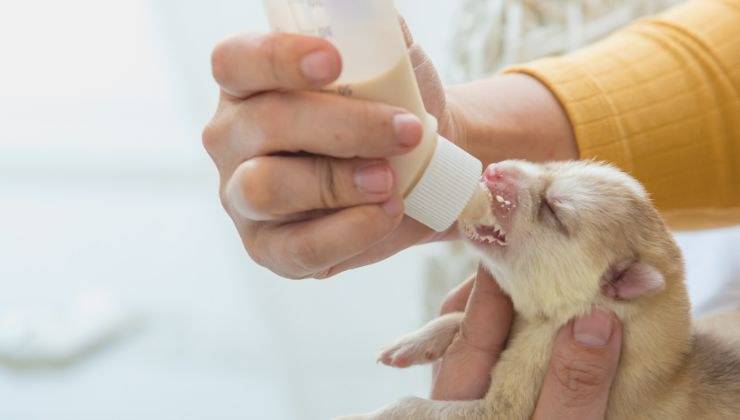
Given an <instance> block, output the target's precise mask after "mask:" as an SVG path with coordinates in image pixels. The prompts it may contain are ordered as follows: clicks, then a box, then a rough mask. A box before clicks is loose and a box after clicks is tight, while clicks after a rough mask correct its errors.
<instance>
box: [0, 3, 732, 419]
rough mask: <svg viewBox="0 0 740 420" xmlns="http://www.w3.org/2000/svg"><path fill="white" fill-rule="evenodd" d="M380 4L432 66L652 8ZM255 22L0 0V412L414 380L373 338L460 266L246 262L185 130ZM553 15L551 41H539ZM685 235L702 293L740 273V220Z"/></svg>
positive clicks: (280, 405) (448, 71)
mask: <svg viewBox="0 0 740 420" xmlns="http://www.w3.org/2000/svg"><path fill="white" fill-rule="evenodd" d="M396 3H397V5H398V7H399V9H400V11H401V12H402V13H403V14H404V15H405V16H406V18H407V20H408V21H409V24H410V26H411V28H412V29H413V31H414V33H415V36H416V38H417V41H418V42H420V43H422V44H424V45H425V46H426V49H427V51H428V52H429V53H430V55H431V56H432V58H433V59H434V60H435V61H436V62H437V64H438V66H439V68H440V72H441V74H442V76H443V78H445V79H446V80H447V81H448V82H459V81H464V80H467V79H470V78H473V77H480V76H481V75H483V74H487V73H490V72H491V71H494V70H495V69H496V68H498V67H500V66H501V65H503V64H506V63H507V62H512V61H517V60H522V59H529V58H532V57H534V56H538V55H541V54H550V53H555V52H561V51H565V50H568V49H572V48H575V47H577V46H578V45H580V44H582V43H583V42H587V41H589V40H591V39H592V38H595V37H598V36H602V35H603V34H604V33H606V32H608V31H609V30H611V29H613V27H616V26H619V25H621V24H624V23H625V22H627V21H629V20H630V19H632V18H634V17H636V16H638V15H640V14H643V13H647V12H650V11H654V10H657V9H658V8H660V7H664V6H665V5H664V4H662V3H661V2H657V3H656V2H650V1H647V2H645V1H643V2H613V1H612V2H609V1H602V2H601V3H599V2H594V1H584V2H566V1H562V2H560V3H562V4H563V5H566V3H567V4H568V5H569V6H568V7H571V9H562V8H557V7H556V8H555V9H554V10H555V13H554V14H552V16H554V17H553V19H544V20H543V19H541V17H542V16H543V15H542V14H541V13H538V14H533V12H532V10H533V9H532V8H533V7H535V8H536V7H538V3H539V6H543V7H550V8H552V1H550V2H549V3H550V4H547V3H548V2H547V1H543V2H536V1H525V2H520V1H508V2H501V1H493V0H491V1H483V0H475V1H463V2H450V1H445V0H427V1H425V2H424V10H423V13H422V12H421V11H420V10H419V2H413V1H411V0H397V1H396ZM556 3H557V2H556ZM597 3H599V4H597ZM659 3H660V4H659ZM646 5H647V6H646ZM596 6H600V7H601V8H599V7H596ZM628 6H629V9H628V10H626V11H624V10H622V9H621V8H622V7H628ZM617 9H619V10H618V11H619V13H621V14H619V15H616V14H614V13H612V12H614V11H615V10H617ZM548 10H549V9H548ZM564 10H565V11H566V12H567V13H563V11H564ZM590 13H594V14H595V15H594V16H591V15H590ZM450 16H455V17H456V18H454V19H452V20H451V19H450ZM531 16H538V18H537V19H534V20H533V19H531ZM615 16H616V17H615ZM485 17H488V19H484V18H485ZM592 18H593V19H592ZM607 18H609V19H607ZM451 22H452V23H451ZM553 22H554V23H553ZM593 22H600V23H597V24H596V29H594V27H593V25H592V26H589V23H593ZM574 24H576V25H581V24H582V25H583V26H582V27H581V30H580V32H573V31H572V26H573V25H574ZM584 28H585V29H584ZM588 28H591V29H588ZM266 29H267V24H266V20H265V18H264V17H263V13H262V7H261V2H260V1H258V0H242V1H235V0H213V1H209V2H202V1H195V0H181V1H178V2H175V1H167V0H159V1H157V0H128V1H120V0H119V1H113V0H108V1H105V0H104V1H93V0H68V1H65V2H58V1H52V0H25V1H23V2H20V1H15V2H6V3H5V4H4V5H3V7H2V12H1V13H0V52H2V55H1V56H0V395H2V396H3V398H2V401H3V402H2V404H0V418H2V419H12V420H31V419H42V418H43V419H60V420H66V419H70V420H72V419H74V420H86V419H100V418H105V419H108V420H115V419H131V418H137V419H157V420H168V419H173V420H174V419H178V420H185V419H204V418H208V419H277V420H281V419H325V418H330V417H332V416H334V415H339V414H346V413H352V412H358V411H367V410H371V409H375V408H377V407H379V406H381V405H383V404H385V403H387V402H390V401H392V400H395V399H397V398H399V397H401V396H404V395H409V394H416V395H426V393H427V388H428V379H429V372H428V370H427V369H426V368H414V369H409V370H405V371H394V370H391V369H389V368H384V367H381V366H378V365H376V364H375V352H376V350H377V348H378V347H379V346H381V345H383V344H386V343H387V342H388V341H390V340H392V339H393V338H394V337H396V336H398V335H400V334H402V333H405V332H407V331H409V330H411V329H414V328H416V327H417V326H419V325H421V324H422V323H423V322H425V321H426V320H427V319H429V317H431V316H432V315H433V311H434V308H435V307H436V305H437V304H438V302H439V299H440V298H441V296H442V295H443V294H444V292H445V291H446V289H447V287H449V285H450V284H453V283H456V282H458V281H461V280H463V276H464V274H466V271H467V270H468V267H469V266H470V265H469V264H470V262H469V261H465V258H464V257H460V256H459V255H458V251H450V249H449V247H448V246H447V245H431V246H426V247H420V248H415V249H411V250H408V251H406V252H404V253H402V254H400V255H398V256H396V257H394V258H392V259H390V260H389V261H386V262H383V263H380V264H376V265H373V266H371V267H367V268H363V269H359V270H354V271H352V272H350V273H346V274H343V275H341V276H338V277H337V278H335V279H332V280H330V281H324V282H314V281H305V282H292V281H288V280H284V279H280V278H278V277H277V276H275V275H273V274H271V273H270V272H268V271H266V270H264V269H262V268H260V267H258V266H256V265H255V264H254V263H252V262H251V261H250V260H249V259H248V258H247V256H246V253H245V252H244V251H243V249H242V246H241V243H240V241H239V238H238V236H237V234H236V232H235V230H234V229H233V227H232V226H231V223H230V221H229V220H228V218H227V216H226V215H225V213H224V212H223V211H222V209H221V207H220V204H219V201H218V197H217V177H216V171H215V169H214V168H213V166H212V164H211V162H210V160H209V159H208V157H207V155H206V153H205V152H204V151H203V150H202V146H201V142H200V132H201V129H202V127H203V125H204V124H205V123H206V122H207V121H208V119H209V118H210V116H211V113H212V111H213V110H214V109H215V104H216V99H217V90H216V87H215V84H214V83H213V82H212V79H211V77H210V68H209V66H210V61H209V55H210V50H211V48H212V46H213V45H214V44H215V43H216V42H217V41H218V40H220V39H221V38H223V37H226V36H228V35H229V34H232V33H235V32H239V31H264V30H266ZM538 31H539V32H538ZM547 31H551V32H547ZM552 31H554V33H561V34H564V35H563V37H562V42H561V43H560V44H557V45H548V46H547V47H546V48H544V47H542V48H540V47H541V44H540V43H538V42H536V40H537V39H538V38H537V37H536V36H534V35H537V34H539V35H537V36H540V37H541V38H542V37H543V36H544V37H545V38H548V39H550V38H551V37H550V36H548V35H547V34H551V33H553V32H552ZM569 31H570V32H569ZM501 34H504V35H505V36H503V38H502V35H501ZM506 34H508V35H506ZM543 34H545V35H543ZM568 34H570V35H568ZM533 37H534V38H533ZM532 39H534V40H535V41H532ZM538 48H539V49H538ZM476 57H489V58H487V59H485V60H483V59H479V58H476ZM679 240H680V242H681V245H682V247H683V248H684V250H685V251H686V257H687V261H688V265H689V276H690V279H691V284H690V288H691V293H692V298H693V300H694V303H695V304H696V307H697V308H699V309H701V308H706V307H707V305H709V303H707V302H709V301H710V300H711V299H712V296H713V295H715V294H716V291H717V290H719V287H720V286H721V284H722V282H723V281H726V280H727V279H729V278H731V273H734V272H737V268H738V267H737V266H736V264H737V263H736V262H735V259H734V254H735V251H734V250H736V249H738V246H739V245H740V233H738V230H725V231H709V232H697V233H691V234H682V235H679ZM435 267H437V268H439V267H442V268H440V269H436V268H435ZM430 272H435V275H431V274H430Z"/></svg>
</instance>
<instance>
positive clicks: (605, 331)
mask: <svg viewBox="0 0 740 420" xmlns="http://www.w3.org/2000/svg"><path fill="white" fill-rule="evenodd" d="M612 322H613V321H612V317H611V315H610V314H609V313H607V312H605V311H604V310H602V309H598V308H594V310H593V311H592V312H591V314H589V315H586V316H583V317H580V318H576V320H575V322H574V323H573V338H575V340H576V341H577V342H579V343H581V344H583V345H585V346H589V347H598V346H604V345H606V343H608V342H609V338H610V337H611V336H612V327H613V326H612Z"/></svg>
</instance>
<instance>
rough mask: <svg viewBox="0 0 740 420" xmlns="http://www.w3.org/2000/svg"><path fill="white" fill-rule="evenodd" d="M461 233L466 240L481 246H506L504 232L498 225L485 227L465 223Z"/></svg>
mask: <svg viewBox="0 0 740 420" xmlns="http://www.w3.org/2000/svg"><path fill="white" fill-rule="evenodd" d="M463 232H464V233H465V236H467V237H468V239H470V240H471V241H473V242H476V243H478V244H481V245H498V246H506V232H504V229H503V228H502V227H501V226H499V225H498V224H494V225H492V226H487V225H472V224H467V223H465V224H464V225H463Z"/></svg>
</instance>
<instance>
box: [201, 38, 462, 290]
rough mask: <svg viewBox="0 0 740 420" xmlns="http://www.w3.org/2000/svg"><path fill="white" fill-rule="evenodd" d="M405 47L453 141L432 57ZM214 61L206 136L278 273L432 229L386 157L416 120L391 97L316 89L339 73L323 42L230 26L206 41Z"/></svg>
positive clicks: (247, 231) (255, 245) (227, 190)
mask: <svg viewBox="0 0 740 420" xmlns="http://www.w3.org/2000/svg"><path fill="white" fill-rule="evenodd" d="M404 30H405V33H406V37H407V43H408V44H409V45H412V43H413V42H412V40H411V37H410V35H409V33H408V30H406V29H405V25H404ZM410 54H411V57H412V62H413V64H414V67H415V70H416V74H417V78H418V81H419V85H420V88H421V91H422V96H423V97H424V102H425V105H426V107H427V110H428V111H430V112H431V113H432V114H434V115H435V116H436V117H437V119H438V120H439V123H440V132H441V134H443V135H445V136H446V137H448V138H450V139H451V140H453V141H454V138H455V130H454V124H453V118H452V115H451V113H450V111H449V110H448V108H447V105H446V99H445V93H444V89H443V88H442V84H441V83H440V81H439V78H438V77H437V74H436V72H435V70H434V67H433V66H432V64H431V62H430V61H429V60H428V59H427V58H426V55H424V54H423V52H422V51H421V50H420V49H419V48H418V47H416V46H412V47H411V48H410ZM212 64H213V75H214V78H215V79H216V81H217V82H218V84H219V85H220V88H221V96H220V101H219V105H218V109H217V111H216V114H215V116H214V117H213V119H212V120H211V121H210V123H209V124H208V125H207V126H206V128H205V130H204V133H203V143H204V146H205V148H206V150H207V151H208V152H209V154H210V155H211V157H212V159H213V161H214V162H215V164H216V166H217V168H218V170H219V174H220V197H221V201H222V203H223V206H224V208H225V209H226V211H227V213H228V214H229V215H230V216H231V218H232V220H233V221H234V223H235V225H236V227H237V230H238V231H239V234H240V236H241V238H242V242H243V244H244V247H245V248H246V250H247V251H248V253H249V255H250V256H251V257H252V258H253V259H254V260H255V261H256V262H257V263H259V264H260V265H263V266H265V267H267V268H269V269H271V270H273V271H274V272H276V273H278V274H280V275H282V276H284V277H289V278H305V277H316V278H325V277H329V276H332V275H334V274H337V273H339V272H341V271H344V270H347V269H350V268H353V267H358V266H362V265H366V264H370V263H372V262H375V261H379V260H382V259H384V258H386V257H388V256H390V255H392V254H394V253H396V252H398V251H401V250H403V249H405V248H407V247H409V246H411V245H414V244H417V243H421V242H426V241H429V240H432V239H434V238H435V235H437V234H436V233H435V232H433V231H431V230H430V229H428V228H426V227H425V226H423V225H421V224H420V223H418V222H416V221H413V220H411V219H409V218H408V217H404V216H403V210H404V209H403V201H402V199H401V197H398V195H397V193H396V191H395V188H394V182H395V179H394V174H393V172H392V170H391V168H390V166H389V165H388V163H387V161H386V158H388V157H390V156H394V155H399V154H403V153H407V152H409V151H410V150H412V149H413V148H414V147H415V146H416V145H418V144H419V142H420V141H421V134H422V125H421V122H420V121H419V119H418V118H417V117H416V116H414V115H413V114H410V113H408V112H407V111H406V110H403V109H399V108H397V107H393V106H389V105H385V104H380V103H372V102H366V101H361V100H356V99H348V98H344V97H341V96H338V95H333V94H327V93H321V92H318V91H317V90H318V89H320V88H321V87H323V86H325V85H327V84H329V83H331V82H333V81H334V80H335V79H336V78H337V77H338V76H339V74H340V72H341V67H342V64H341V58H340V56H339V53H338V51H337V50H336V49H335V48H334V46H333V45H332V44H331V43H330V42H328V41H326V40H323V39H319V38H312V37H305V36H300V35H292V34H269V35H238V36H235V37H232V38H229V39H227V40H225V41H223V42H222V43H220V44H219V45H218V46H217V47H216V48H215V50H214V52H213V56H212Z"/></svg>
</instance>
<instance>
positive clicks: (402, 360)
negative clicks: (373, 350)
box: [378, 313, 463, 368]
mask: <svg viewBox="0 0 740 420" xmlns="http://www.w3.org/2000/svg"><path fill="white" fill-rule="evenodd" d="M462 315H463V314H462V313H453V314H447V315H445V316H442V317H439V318H437V319H435V320H433V321H432V322H430V323H429V324H427V325H425V326H424V327H422V328H421V329H419V330H417V331H414V332H412V333H410V334H407V335H405V336H403V337H401V338H400V339H398V341H397V342H396V343H394V344H392V345H390V346H388V347H385V348H383V349H382V350H381V351H380V355H379V356H378V362H380V363H383V364H384V365H388V366H393V367H398V368H405V367H409V366H413V365H422V364H426V363H431V362H433V361H435V360H437V359H439V358H440V357H442V355H443V354H444V352H445V351H446V350H447V347H449V345H450V343H451V342H452V339H453V338H455V334H457V331H458V329H459V328H460V321H461V320H462Z"/></svg>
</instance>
